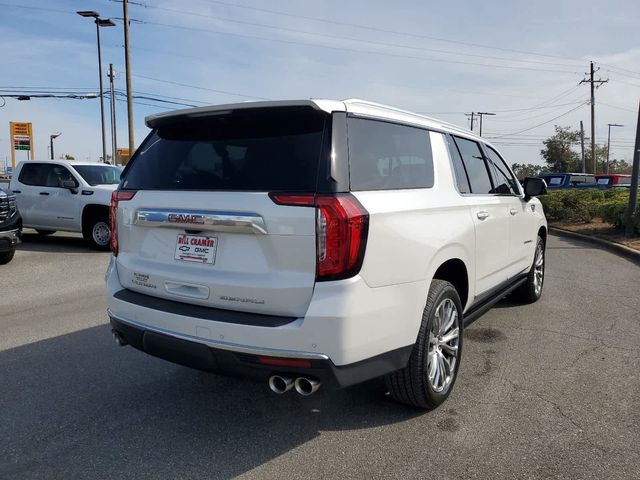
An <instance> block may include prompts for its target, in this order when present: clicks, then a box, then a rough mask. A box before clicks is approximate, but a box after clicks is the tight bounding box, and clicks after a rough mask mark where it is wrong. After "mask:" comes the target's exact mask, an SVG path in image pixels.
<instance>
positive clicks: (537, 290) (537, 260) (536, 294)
mask: <svg viewBox="0 0 640 480" xmlns="http://www.w3.org/2000/svg"><path fill="white" fill-rule="evenodd" d="M544 247H545V245H544V239H543V238H542V237H541V236H540V235H538V240H537V241H536V253H535V255H534V257H533V265H531V270H529V274H528V275H527V280H526V281H525V282H524V283H523V284H522V285H520V286H519V287H518V288H517V289H516V290H515V291H514V292H513V296H514V298H515V299H516V300H519V301H520V302H522V303H533V302H537V301H538V299H539V298H540V297H541V296H542V287H543V286H544V264H545V262H544V253H545V248H544Z"/></svg>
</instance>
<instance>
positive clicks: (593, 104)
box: [580, 62, 609, 175]
mask: <svg viewBox="0 0 640 480" xmlns="http://www.w3.org/2000/svg"><path fill="white" fill-rule="evenodd" d="M598 70H600V67H598V69H597V70H594V69H593V62H590V63H589V80H587V79H586V78H585V79H584V80H582V81H581V82H580V83H589V84H590V86H591V102H590V103H591V161H592V162H593V174H594V175H595V174H596V173H597V171H596V170H597V165H596V93H595V90H596V88H599V87H600V85H602V84H603V83H607V82H608V81H609V79H607V80H602V79H600V78H599V79H598V80H594V78H593V74H594V73H595V72H597V71H598ZM596 83H597V84H598V87H596V86H595V85H596Z"/></svg>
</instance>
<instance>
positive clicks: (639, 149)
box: [625, 102, 640, 237]
mask: <svg viewBox="0 0 640 480" xmlns="http://www.w3.org/2000/svg"><path fill="white" fill-rule="evenodd" d="M638 177H640V102H638V122H637V123H636V146H635V149H634V151H633V170H632V171H631V191H630V192H629V206H628V207H627V218H626V223H627V226H626V228H625V235H626V236H627V237H631V236H632V235H633V219H634V216H636V215H638V214H639V213H640V212H638V211H637V208H636V207H637V205H638V181H639V180H640V179H639V178H638Z"/></svg>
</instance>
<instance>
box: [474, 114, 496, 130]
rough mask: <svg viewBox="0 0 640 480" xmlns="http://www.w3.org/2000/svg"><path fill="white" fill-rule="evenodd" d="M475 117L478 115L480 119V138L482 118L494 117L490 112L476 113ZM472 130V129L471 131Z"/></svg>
mask: <svg viewBox="0 0 640 480" xmlns="http://www.w3.org/2000/svg"><path fill="white" fill-rule="evenodd" d="M476 115H478V116H479V117H480V136H482V117H484V116H485V115H495V113H491V112H478V113H476ZM472 130H473V129H472Z"/></svg>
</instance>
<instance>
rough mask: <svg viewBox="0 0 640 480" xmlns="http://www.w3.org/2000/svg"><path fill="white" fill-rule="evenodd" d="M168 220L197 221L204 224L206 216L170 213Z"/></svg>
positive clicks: (178, 221)
mask: <svg viewBox="0 0 640 480" xmlns="http://www.w3.org/2000/svg"><path fill="white" fill-rule="evenodd" d="M167 221H169V222H172V223H195V224H198V225H202V224H203V223H204V216H203V215H197V214H192V213H170V214H169V216H168V217H167Z"/></svg>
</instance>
